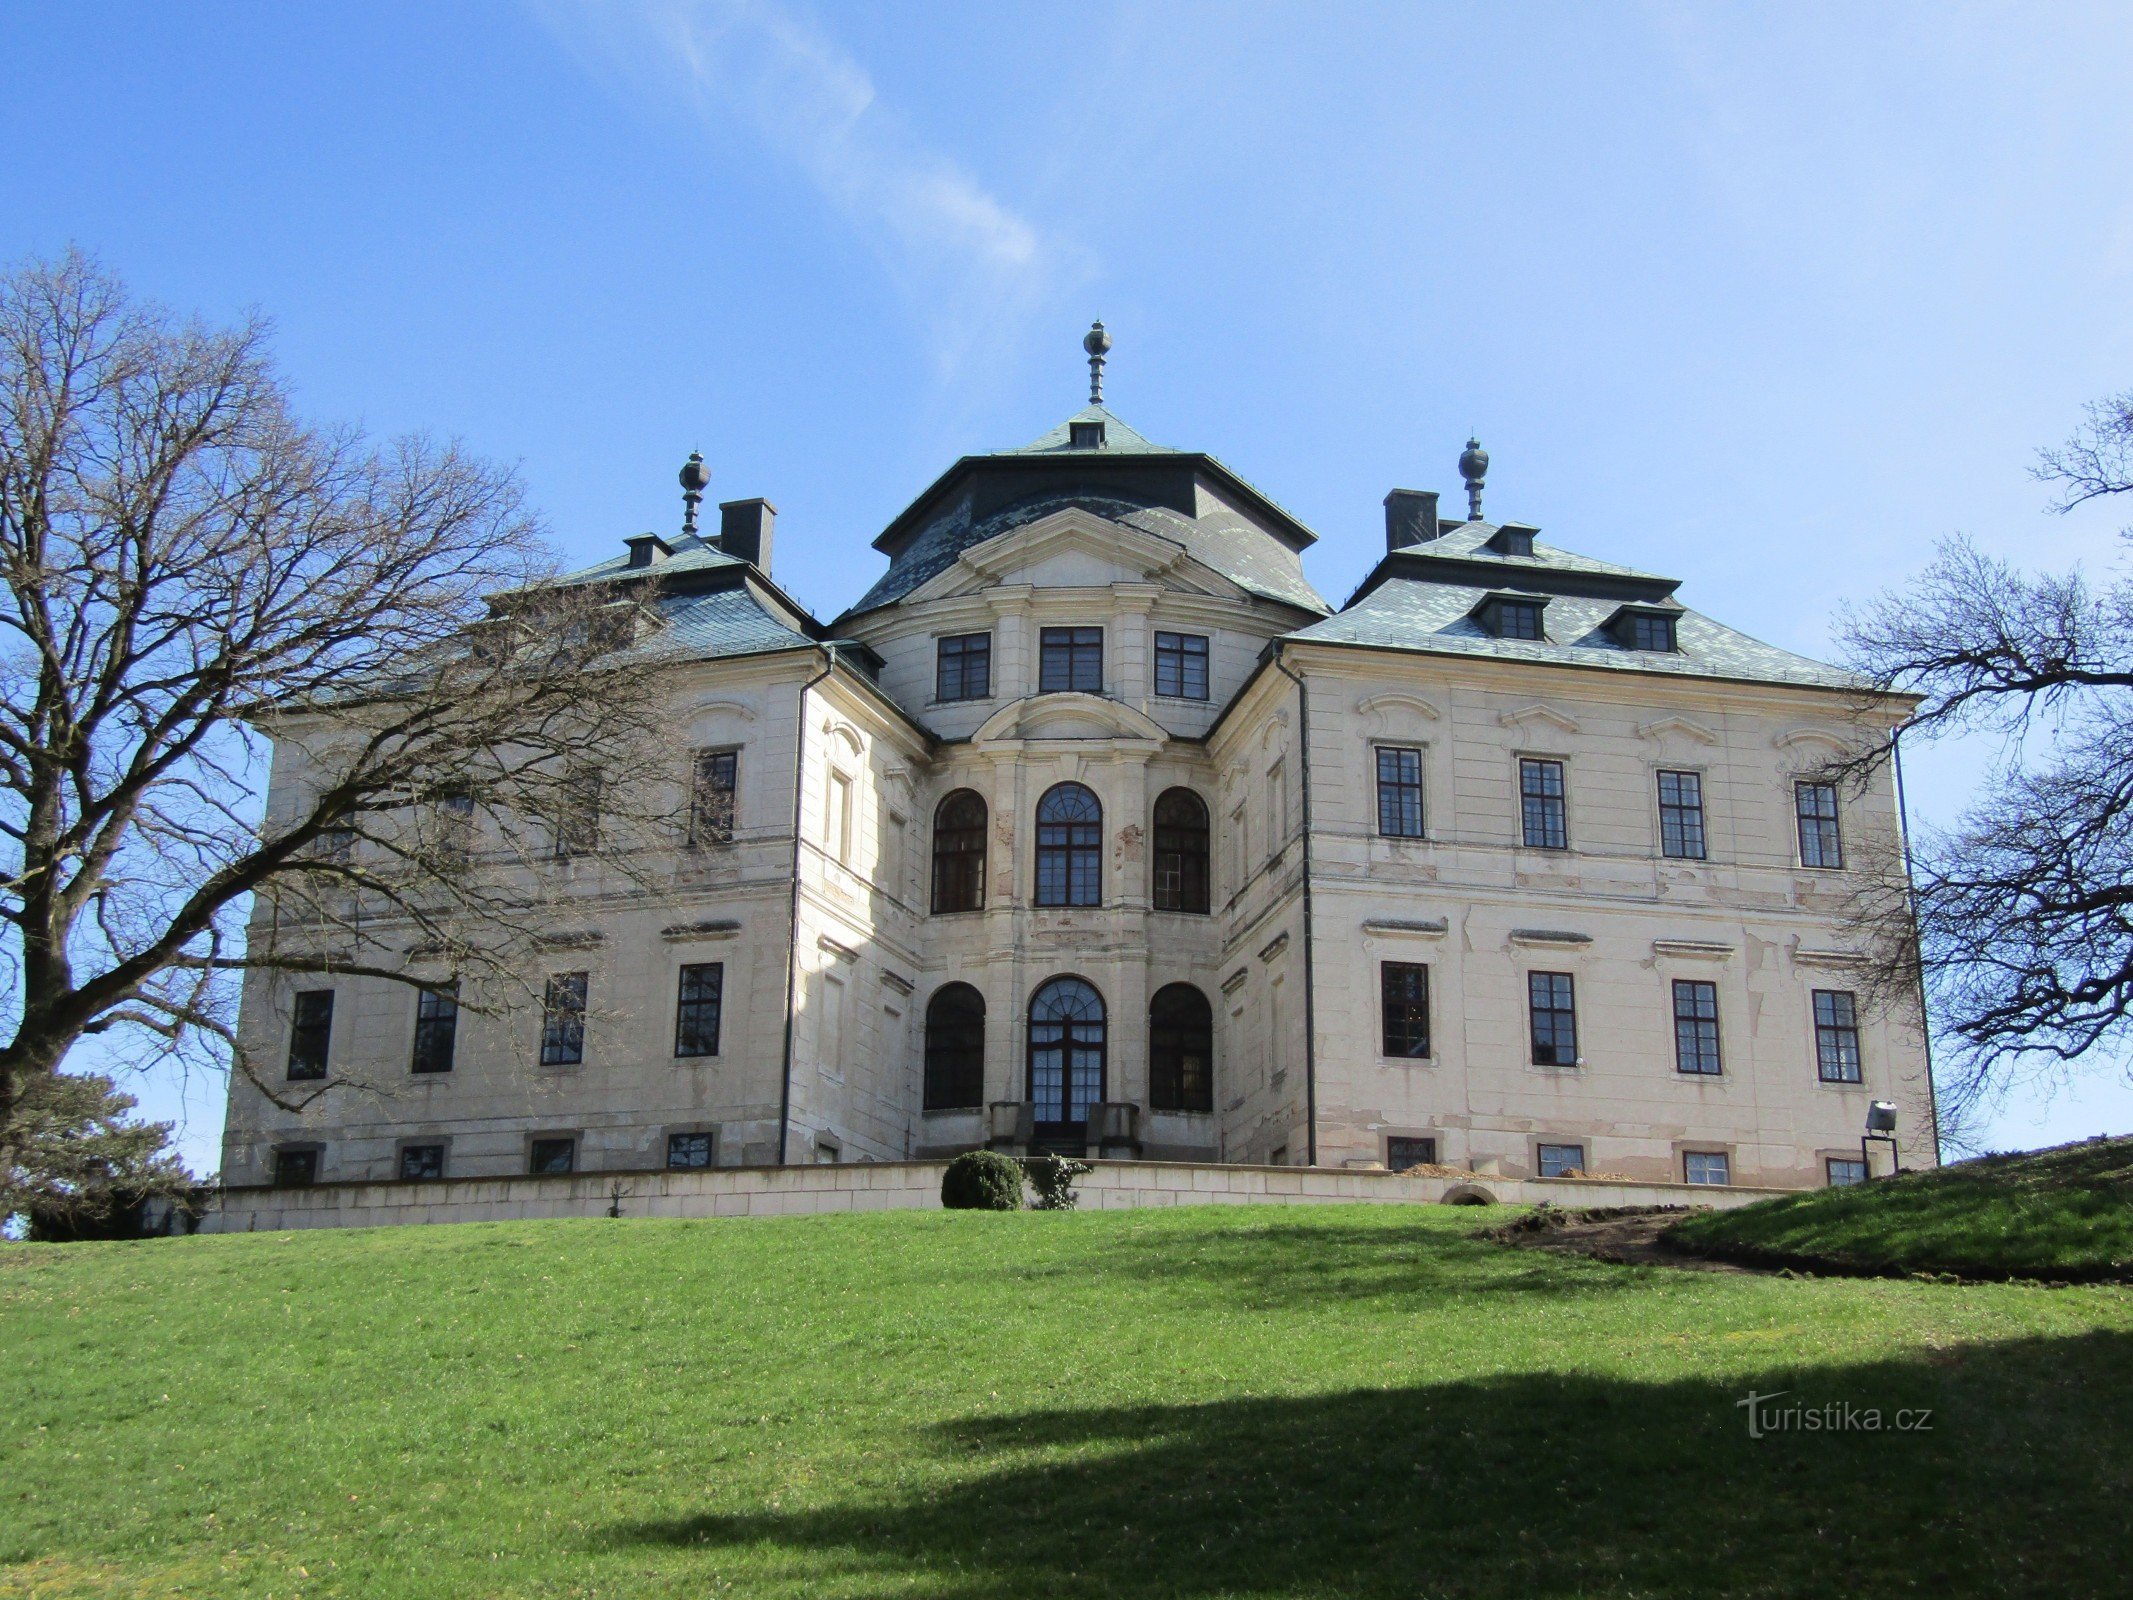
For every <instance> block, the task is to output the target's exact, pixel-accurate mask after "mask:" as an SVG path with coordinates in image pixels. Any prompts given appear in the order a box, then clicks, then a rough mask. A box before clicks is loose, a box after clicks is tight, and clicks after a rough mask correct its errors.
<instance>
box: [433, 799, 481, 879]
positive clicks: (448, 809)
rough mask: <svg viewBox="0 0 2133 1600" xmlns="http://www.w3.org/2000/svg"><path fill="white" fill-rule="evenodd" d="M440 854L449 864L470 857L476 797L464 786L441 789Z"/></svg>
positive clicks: (437, 809) (438, 803) (438, 809)
mask: <svg viewBox="0 0 2133 1600" xmlns="http://www.w3.org/2000/svg"><path fill="white" fill-rule="evenodd" d="M434 827H435V830H436V845H437V850H436V853H437V855H438V856H439V857H440V858H441V859H442V860H443V861H444V862H446V863H447V864H456V863H460V862H464V861H465V860H466V856H467V851H468V850H469V848H471V847H472V845H473V842H474V797H473V796H472V795H471V794H468V793H467V792H466V791H465V790H464V789H446V790H443V791H441V792H440V793H439V794H438V795H437V796H436V798H435V802H434Z"/></svg>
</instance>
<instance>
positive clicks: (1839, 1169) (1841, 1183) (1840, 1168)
mask: <svg viewBox="0 0 2133 1600" xmlns="http://www.w3.org/2000/svg"><path fill="white" fill-rule="evenodd" d="M1822 1170H1823V1171H1824V1172H1825V1173H1827V1174H1828V1175H1829V1186H1830V1187H1831V1188H1832V1189H1849V1188H1850V1187H1851V1186H1852V1185H1853V1184H1855V1183H1864V1182H1866V1163H1865V1162H1864V1161H1862V1160H1860V1159H1859V1158H1858V1157H1857V1156H1831V1157H1829V1159H1828V1160H1826V1161H1824V1162H1823V1163H1822Z"/></svg>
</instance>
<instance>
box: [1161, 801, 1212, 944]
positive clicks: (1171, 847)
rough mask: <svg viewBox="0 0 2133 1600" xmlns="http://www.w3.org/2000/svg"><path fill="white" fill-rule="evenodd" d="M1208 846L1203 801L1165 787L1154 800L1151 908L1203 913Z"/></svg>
mask: <svg viewBox="0 0 2133 1600" xmlns="http://www.w3.org/2000/svg"><path fill="white" fill-rule="evenodd" d="M1211 849H1212V845H1211V839H1210V827H1209V822H1208V816H1207V802H1206V801H1204V800H1202V799H1201V798H1200V797H1199V796H1198V795H1197V794H1195V793H1193V792H1192V790H1190V789H1165V790H1164V791H1163V793H1162V794H1161V795H1160V796H1159V797H1158V798H1157V800H1156V802H1155V885H1154V888H1155V909H1156V910H1158V911H1190V912H1196V913H1199V914H1202V915H1204V914H1205V913H1206V911H1207V908H1208V878H1209V867H1208V858H1209V855H1210V852H1211Z"/></svg>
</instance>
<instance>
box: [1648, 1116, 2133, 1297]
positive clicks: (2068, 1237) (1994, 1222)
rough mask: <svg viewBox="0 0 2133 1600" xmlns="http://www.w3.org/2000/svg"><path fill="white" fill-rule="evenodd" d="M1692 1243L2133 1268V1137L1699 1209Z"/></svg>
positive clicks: (1685, 1226)
mask: <svg viewBox="0 0 2133 1600" xmlns="http://www.w3.org/2000/svg"><path fill="white" fill-rule="evenodd" d="M1674 1235H1675V1237H1676V1238H1678V1239H1679V1240H1681V1241H1682V1242H1683V1243H1685V1244H1687V1245H1689V1246H1690V1247H1691V1248H1693V1249H1700V1250H1705V1251H1709V1252H1711V1253H1714V1254H1722V1255H1732V1256H1734V1257H1736V1258H1743V1259H1758V1258H1760V1259H1767V1260H1772V1261H1794V1262H1797V1263H1799V1264H1802V1265H1808V1264H1816V1263H1820V1264H1825V1265H1828V1266H1830V1267H1833V1268H1836V1269H1840V1270H1841V1269H1846V1268H1850V1269H1868V1270H1898V1271H1914V1272H1957V1273H1964V1274H1968V1275H1973V1276H1978V1277H1996V1276H2000V1275H2004V1274H2012V1275H2016V1276H2045V1277H2049V1276H2053V1275H2059V1276H2066V1277H2086V1278H2108V1277H2118V1278H2125V1277H2128V1276H2133V1139H2105V1140H2090V1141H2086V1142H2084V1143H2081V1144H2070V1145H2062V1146H2060V1147H2059V1148H2057V1149H2054V1150H2039V1151H2035V1152H2032V1153H2029V1154H2025V1155H2011V1156H1987V1157H1985V1158H1984V1159H1982V1160H1979V1161H1965V1162H1962V1163H1960V1164H1958V1165H1956V1166H1951V1167H1942V1168H1940V1169H1939V1170H1938V1171H1931V1172H1916V1173H1906V1174H1905V1175H1904V1176H1903V1177H1901V1178H1895V1179H1889V1180H1882V1179H1876V1180H1875V1181H1874V1182H1872V1183H1869V1184H1860V1185H1857V1186H1855V1187H1852V1188H1848V1189H1817V1190H1813V1191H1811V1192H1809V1193H1807V1194H1801V1195H1788V1196H1786V1197H1785V1198H1783V1199H1780V1200H1766V1201H1763V1202H1762V1203H1760V1204H1758V1205H1753V1206H1744V1207H1742V1208H1741V1209H1739V1210H1737V1211H1714V1212H1707V1213H1705V1214H1703V1215H1701V1216H1696V1217H1691V1218H1689V1219H1687V1220H1686V1221H1684V1222H1682V1223H1680V1224H1679V1225H1678V1226H1677V1227H1676V1228H1675V1229H1674Z"/></svg>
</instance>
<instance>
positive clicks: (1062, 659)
mask: <svg viewBox="0 0 2133 1600" xmlns="http://www.w3.org/2000/svg"><path fill="white" fill-rule="evenodd" d="M1037 689H1038V692H1039V693H1040V694H1061V693H1064V692H1066V691H1067V690H1070V689H1071V690H1074V691H1076V692H1077V693H1081V694H1102V693H1103V692H1104V631H1103V629H1101V628H1044V629H1041V630H1039V632H1038V635H1037Z"/></svg>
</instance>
